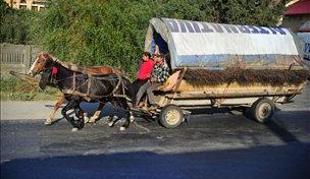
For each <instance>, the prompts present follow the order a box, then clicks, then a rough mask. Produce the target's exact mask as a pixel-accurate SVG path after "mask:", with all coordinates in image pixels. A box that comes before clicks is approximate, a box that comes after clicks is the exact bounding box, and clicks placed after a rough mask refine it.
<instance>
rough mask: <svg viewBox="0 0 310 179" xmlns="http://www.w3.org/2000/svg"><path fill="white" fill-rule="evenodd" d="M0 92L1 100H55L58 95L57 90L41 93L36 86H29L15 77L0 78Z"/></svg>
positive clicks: (50, 89) (52, 89) (49, 89)
mask: <svg viewBox="0 0 310 179" xmlns="http://www.w3.org/2000/svg"><path fill="white" fill-rule="evenodd" d="M0 91H1V100H25V101H31V100H55V99H56V96H57V95H59V94H60V92H59V90H58V89H55V88H47V90H46V91H42V90H41V89H39V87H38V86H31V85H29V84H28V83H26V82H24V81H22V80H19V79H17V78H15V77H9V78H1V81H0Z"/></svg>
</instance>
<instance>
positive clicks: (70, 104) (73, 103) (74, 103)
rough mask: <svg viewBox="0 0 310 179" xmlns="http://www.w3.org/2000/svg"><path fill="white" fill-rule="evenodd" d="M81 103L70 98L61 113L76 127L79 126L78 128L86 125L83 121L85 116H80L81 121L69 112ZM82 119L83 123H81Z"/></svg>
mask: <svg viewBox="0 0 310 179" xmlns="http://www.w3.org/2000/svg"><path fill="white" fill-rule="evenodd" d="M78 105H79V103H78V102H77V101H75V100H70V101H69V102H68V104H67V105H66V106H65V107H64V108H63V109H62V110H61V114H62V115H63V116H64V118H65V119H66V120H67V121H68V122H69V123H70V124H71V125H72V126H73V127H74V128H77V129H81V128H83V127H84V122H83V118H82V119H80V118H79V121H75V120H74V118H73V117H70V116H69V115H68V114H67V112H68V111H69V110H70V109H73V108H74V109H75V108H77V106H78ZM81 121H82V123H81Z"/></svg>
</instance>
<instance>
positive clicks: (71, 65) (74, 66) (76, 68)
mask: <svg viewBox="0 0 310 179" xmlns="http://www.w3.org/2000/svg"><path fill="white" fill-rule="evenodd" d="M41 54H43V55H46V56H47V58H49V59H51V60H53V61H54V62H57V63H59V64H60V65H62V66H63V67H65V68H67V69H69V70H72V71H75V72H81V73H85V74H95V73H94V72H91V70H90V68H92V69H95V68H98V69H99V68H103V67H106V68H110V69H111V71H112V73H115V74H118V75H124V74H125V72H124V71H123V70H122V69H121V68H114V67H111V66H109V65H102V66H80V65H77V64H74V63H71V62H63V61H61V60H59V59H58V58H56V57H55V56H53V55H51V54H49V53H41Z"/></svg>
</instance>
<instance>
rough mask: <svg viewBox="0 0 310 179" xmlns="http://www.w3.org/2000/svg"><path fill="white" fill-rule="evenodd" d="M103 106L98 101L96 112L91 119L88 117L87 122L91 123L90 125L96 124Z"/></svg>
mask: <svg viewBox="0 0 310 179" xmlns="http://www.w3.org/2000/svg"><path fill="white" fill-rule="evenodd" d="M104 105H105V103H104V101H100V103H99V106H98V107H97V110H96V112H95V113H94V115H93V116H92V117H90V120H89V121H88V122H91V123H94V122H96V120H97V119H98V118H99V117H100V114H101V110H102V108H103V107H104Z"/></svg>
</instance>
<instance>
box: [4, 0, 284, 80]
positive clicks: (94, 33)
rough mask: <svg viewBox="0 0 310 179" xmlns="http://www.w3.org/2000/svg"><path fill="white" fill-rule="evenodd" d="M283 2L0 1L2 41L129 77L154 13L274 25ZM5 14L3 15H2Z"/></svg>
mask: <svg viewBox="0 0 310 179" xmlns="http://www.w3.org/2000/svg"><path fill="white" fill-rule="evenodd" d="M285 2H286V0H283V1H269V0H92V1H85V0H74V1H68V0H48V2H47V4H46V5H47V9H46V10H45V11H43V12H40V13H36V12H31V11H17V10H12V9H10V8H8V7H7V6H5V5H4V1H3V0H2V1H1V5H0V8H1V9H0V10H1V19H4V20H2V22H1V27H0V32H1V34H0V35H1V36H0V40H1V42H9V43H23V44H27V43H32V44H33V43H35V44H36V45H40V46H42V47H43V49H44V50H46V51H48V52H51V53H52V54H54V55H55V56H56V57H58V58H59V59H62V60H64V61H72V62H74V63H77V64H81V65H89V66H91V65H103V64H105V65H111V66H115V67H120V68H122V69H124V70H126V71H127V73H128V74H130V76H131V77H133V76H134V74H135V72H136V70H137V60H138V59H139V58H140V57H141V53H142V52H143V49H144V38H145V34H146V31H147V28H148V22H149V20H150V19H151V18H152V17H169V18H178V19H188V20H197V21H208V22H219V23H233V24H255V25H266V26H275V24H276V23H277V22H278V19H279V18H280V15H281V14H282V12H283V10H284V8H285V6H284V4H285ZM2 17H4V18H2Z"/></svg>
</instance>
